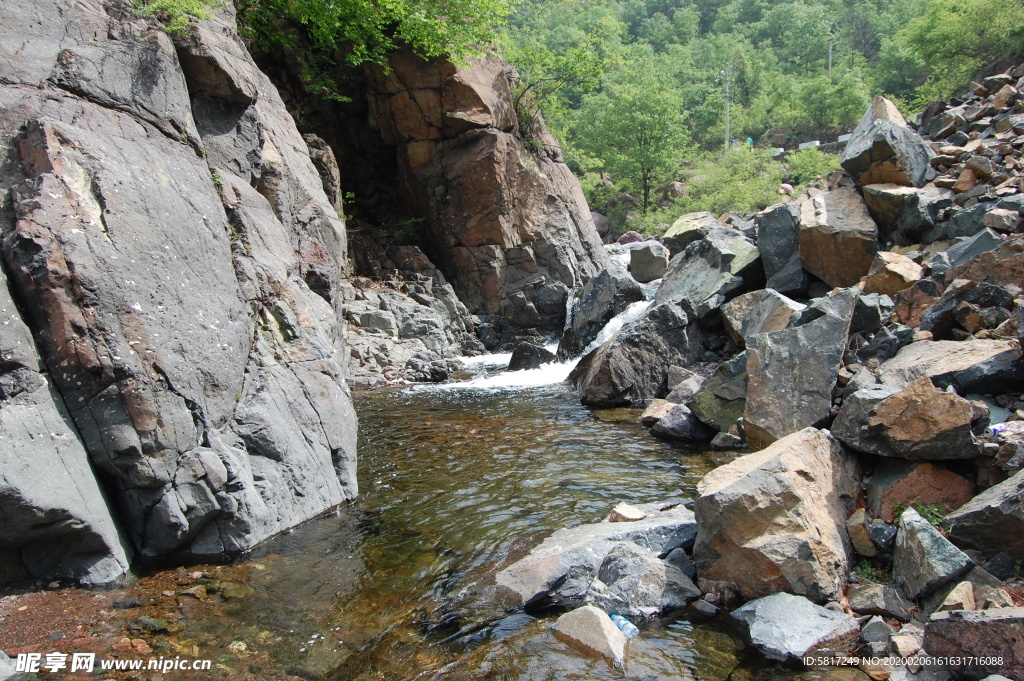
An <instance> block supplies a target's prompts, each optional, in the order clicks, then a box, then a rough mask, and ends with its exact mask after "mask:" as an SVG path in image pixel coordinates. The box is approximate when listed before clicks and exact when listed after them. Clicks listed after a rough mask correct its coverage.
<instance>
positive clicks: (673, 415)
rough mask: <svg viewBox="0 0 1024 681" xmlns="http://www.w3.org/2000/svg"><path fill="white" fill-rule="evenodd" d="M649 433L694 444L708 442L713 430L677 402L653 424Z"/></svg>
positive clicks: (713, 434) (712, 435) (713, 432)
mask: <svg viewBox="0 0 1024 681" xmlns="http://www.w3.org/2000/svg"><path fill="white" fill-rule="evenodd" d="M651 434H652V435H655V436H657V437H663V438H667V439H670V440H679V441H681V442H688V443H694V444H695V443H699V442H709V441H710V440H711V438H713V437H714V436H715V431H714V430H712V429H711V428H709V427H708V426H706V425H704V424H703V423H702V422H701V421H700V420H699V419H698V418H697V417H696V416H694V415H693V412H691V411H690V409H689V408H688V407H687V406H686V405H684V404H677V405H675V406H674V407H672V409H670V410H669V411H668V413H666V414H665V415H664V416H663V417H662V418H661V420H659V421H658V422H657V423H655V424H654V427H653V428H651Z"/></svg>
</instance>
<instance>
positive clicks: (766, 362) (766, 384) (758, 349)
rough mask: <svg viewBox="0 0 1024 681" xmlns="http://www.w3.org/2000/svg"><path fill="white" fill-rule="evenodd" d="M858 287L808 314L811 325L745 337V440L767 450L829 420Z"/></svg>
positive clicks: (806, 324)
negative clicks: (783, 438)
mask: <svg viewBox="0 0 1024 681" xmlns="http://www.w3.org/2000/svg"><path fill="white" fill-rule="evenodd" d="M857 292H858V289H856V288H852V289H846V290H843V291H839V292H837V293H835V294H834V295H832V296H831V297H829V298H825V299H823V300H821V301H819V302H818V304H817V306H816V307H811V308H808V309H807V310H805V311H804V314H805V315H808V317H809V318H811V321H807V322H806V323H804V324H802V325H800V326H796V327H794V328H789V329H785V330H782V331H775V332H772V333H762V334H757V335H754V336H750V337H748V338H747V397H746V406H745V408H744V413H743V420H744V427H745V428H746V432H747V442H748V444H751V445H752V446H755V447H757V446H762V447H763V446H765V445H767V444H769V443H771V442H773V441H775V440H777V439H779V438H781V437H783V436H785V435H789V434H790V433H794V432H796V431H798V430H800V429H801V428H805V427H807V426H811V425H815V424H817V423H819V422H821V421H822V420H823V419H826V418H827V417H828V416H829V410H830V409H831V406H832V389H833V388H834V387H835V384H836V377H837V375H838V373H839V366H840V364H841V362H842V355H843V351H844V349H845V348H846V335H847V332H848V331H849V328H850V320H851V318H852V317H853V309H854V305H855V304H856V301H857Z"/></svg>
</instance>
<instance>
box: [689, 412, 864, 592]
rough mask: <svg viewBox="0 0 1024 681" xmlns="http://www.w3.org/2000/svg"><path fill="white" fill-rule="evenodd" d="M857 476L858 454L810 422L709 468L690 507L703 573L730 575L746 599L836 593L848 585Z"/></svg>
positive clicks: (712, 578)
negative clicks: (757, 449) (767, 444)
mask: <svg viewBox="0 0 1024 681" xmlns="http://www.w3.org/2000/svg"><path fill="white" fill-rule="evenodd" d="M859 480H860V478H859V470H858V466H857V463H856V461H854V459H853V458H851V457H848V456H847V455H846V454H844V453H843V450H842V447H840V445H839V443H838V442H836V441H835V440H833V439H832V438H831V437H829V436H828V435H827V434H825V433H823V432H821V431H819V430H816V429H813V428H807V429H804V430H801V431H800V432H797V433H794V434H792V435H790V436H788V437H785V438H783V439H781V440H779V441H778V442H776V443H775V444H773V445H772V446H770V447H768V448H767V449H764V450H762V451H760V452H757V453H754V454H748V455H746V456H743V457H741V458H739V459H736V460H734V461H732V462H730V463H728V464H726V465H724V466H721V467H719V468H716V469H715V470H713V471H711V472H710V473H708V474H707V475H706V476H704V479H703V480H701V481H700V483H699V484H698V485H697V491H698V492H699V493H700V497H699V498H698V499H697V503H696V505H695V506H694V513H695V514H696V518H697V527H698V533H697V543H696V545H695V546H694V551H693V555H694V562H695V563H696V565H697V572H698V574H699V575H700V577H701V579H706V580H710V581H722V582H732V583H733V584H735V585H736V587H737V590H738V591H739V593H740V594H741V595H742V596H743V597H744V598H758V597H761V596H765V595H768V594H771V593H775V592H777V591H788V592H790V593H794V594H799V595H802V596H807V597H808V598H810V599H811V600H814V601H818V602H825V601H828V600H830V599H832V598H834V597H836V596H837V595H838V594H839V593H841V592H842V590H843V588H844V586H845V585H846V574H847V569H848V567H849V561H850V556H851V554H852V549H851V547H850V542H849V539H848V538H847V536H846V529H845V524H846V516H847V512H848V505H852V501H853V500H854V499H855V498H856V495H857V488H858V484H859Z"/></svg>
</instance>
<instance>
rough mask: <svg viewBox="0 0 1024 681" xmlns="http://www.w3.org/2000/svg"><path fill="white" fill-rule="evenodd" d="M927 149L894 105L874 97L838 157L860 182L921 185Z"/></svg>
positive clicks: (928, 153) (926, 170) (926, 166)
mask: <svg viewBox="0 0 1024 681" xmlns="http://www.w3.org/2000/svg"><path fill="white" fill-rule="evenodd" d="M933 155H934V154H933V153H932V151H931V148H930V147H929V146H928V145H927V143H925V141H924V140H922V139H921V138H920V137H919V136H918V135H917V134H916V133H915V132H913V131H912V130H910V129H909V128H908V127H907V123H906V121H905V120H904V119H903V116H902V115H901V114H900V112H899V109H897V108H896V105H895V104H893V103H892V102H890V101H889V100H888V99H886V98H885V97H875V98H874V100H872V102H871V105H870V106H869V107H868V110H867V111H866V112H865V113H864V116H863V117H862V118H861V119H860V122H859V123H858V124H857V127H856V129H854V131H853V135H852V137H851V139H850V141H849V142H848V143H847V145H846V149H845V150H844V151H843V155H842V159H841V160H840V163H841V165H842V166H843V169H845V170H846V172H848V173H849V174H850V175H851V176H852V177H853V178H854V179H855V180H856V181H857V183H858V184H860V185H868V184H885V183H890V182H891V183H895V184H902V185H908V186H915V187H921V186H923V185H924V183H925V181H926V179H927V174H928V170H929V167H930V160H931V157H932V156H933Z"/></svg>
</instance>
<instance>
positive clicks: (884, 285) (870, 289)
mask: <svg viewBox="0 0 1024 681" xmlns="http://www.w3.org/2000/svg"><path fill="white" fill-rule="evenodd" d="M923 275H924V269H923V268H922V267H921V266H920V265H918V264H917V263H916V262H914V261H913V260H911V259H910V258H908V257H907V256H905V255H900V254H899V253H890V252H888V251H882V252H880V253H878V254H877V255H876V256H875V260H874V262H872V263H871V267H870V269H868V278H867V281H865V282H864V292H865V293H881V294H883V295H887V296H894V295H896V294H897V293H899V292H900V291H902V290H904V289H907V288H910V287H911V286H913V285H914V282H916V281H919V280H920V279H921V277H922V276H923Z"/></svg>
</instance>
